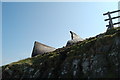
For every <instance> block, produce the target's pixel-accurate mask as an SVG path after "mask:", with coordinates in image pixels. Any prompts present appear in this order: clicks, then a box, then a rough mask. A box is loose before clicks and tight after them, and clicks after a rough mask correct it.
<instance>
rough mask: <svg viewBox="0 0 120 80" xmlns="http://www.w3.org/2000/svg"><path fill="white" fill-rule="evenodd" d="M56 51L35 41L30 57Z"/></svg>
mask: <svg viewBox="0 0 120 80" xmlns="http://www.w3.org/2000/svg"><path fill="white" fill-rule="evenodd" d="M54 50H56V49H55V48H53V47H50V46H47V45H45V44H42V43H40V42H37V41H35V43H34V48H33V52H32V57H34V56H36V55H38V54H44V53H47V52H52V51H54Z"/></svg>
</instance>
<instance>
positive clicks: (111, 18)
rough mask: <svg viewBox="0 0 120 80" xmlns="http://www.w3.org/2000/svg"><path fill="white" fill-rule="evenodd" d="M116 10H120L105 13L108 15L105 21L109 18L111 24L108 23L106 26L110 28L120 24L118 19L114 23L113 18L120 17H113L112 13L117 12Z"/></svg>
mask: <svg viewBox="0 0 120 80" xmlns="http://www.w3.org/2000/svg"><path fill="white" fill-rule="evenodd" d="M116 12H120V10H116V11H112V12H107V13H104V14H103V15H108V17H109V18H108V19H105V21H108V20H109V25H106V27H108V29H110V28H112V27H114V25H116V24H120V22H119V21H118V22H117V23H113V21H112V20H113V19H117V18H120V16H116V17H111V14H113V13H116Z"/></svg>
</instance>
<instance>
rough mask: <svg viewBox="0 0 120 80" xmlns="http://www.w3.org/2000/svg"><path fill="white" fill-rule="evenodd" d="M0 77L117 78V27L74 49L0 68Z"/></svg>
mask: <svg viewBox="0 0 120 80" xmlns="http://www.w3.org/2000/svg"><path fill="white" fill-rule="evenodd" d="M2 69H3V70H2V71H3V73H2V75H3V76H2V77H3V79H6V78H17V79H18V80H23V79H26V78H35V79H37V78H38V79H41V78H73V79H82V78H86V79H88V80H89V79H91V80H92V79H93V78H100V79H103V78H105V79H108V78H112V79H115V78H116V79H118V78H120V27H118V28H113V29H110V30H108V31H107V32H105V33H103V34H100V35H97V36H95V37H92V38H89V39H86V40H84V41H82V42H78V43H76V44H74V45H71V46H67V47H63V48H60V49H56V50H55V51H53V52H50V53H49V54H43V55H38V56H35V57H32V58H28V59H24V60H21V61H18V62H14V63H11V64H8V65H5V66H2Z"/></svg>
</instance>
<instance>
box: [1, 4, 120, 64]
mask: <svg viewBox="0 0 120 80" xmlns="http://www.w3.org/2000/svg"><path fill="white" fill-rule="evenodd" d="M117 9H118V2H3V3H2V65H5V64H9V63H11V62H15V61H19V60H21V59H25V58H28V57H31V54H32V49H33V46H34V42H35V41H38V42H41V43H43V44H46V45H49V46H52V47H55V48H61V47H63V46H65V45H66V43H67V41H68V40H70V39H71V38H70V33H69V31H70V30H71V31H73V32H75V33H77V34H78V35H79V36H80V37H81V38H83V39H86V38H89V37H93V36H95V35H98V34H100V33H103V32H105V31H106V29H107V28H106V25H107V24H108V22H105V21H104V19H106V18H108V17H107V16H103V13H106V12H108V11H114V10H117ZM115 15H116V14H115Z"/></svg>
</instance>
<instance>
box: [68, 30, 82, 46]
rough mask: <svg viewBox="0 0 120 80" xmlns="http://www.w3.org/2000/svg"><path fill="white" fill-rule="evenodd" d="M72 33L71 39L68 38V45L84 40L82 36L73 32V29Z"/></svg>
mask: <svg viewBox="0 0 120 80" xmlns="http://www.w3.org/2000/svg"><path fill="white" fill-rule="evenodd" d="M70 33H71V40H68V42H67V44H66V46H69V45H72V44H74V43H77V42H79V41H83V39H82V38H81V37H79V36H78V35H77V34H76V33H74V32H72V31H70Z"/></svg>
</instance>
